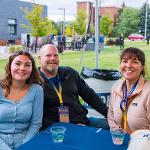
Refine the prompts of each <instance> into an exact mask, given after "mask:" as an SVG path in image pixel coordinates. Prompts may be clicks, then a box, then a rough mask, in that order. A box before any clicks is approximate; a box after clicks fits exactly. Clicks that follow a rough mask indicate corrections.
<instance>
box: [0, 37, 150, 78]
mask: <svg viewBox="0 0 150 150" xmlns="http://www.w3.org/2000/svg"><path fill="white" fill-rule="evenodd" d="M131 46H132V47H137V48H140V49H142V50H143V51H144V53H145V55H146V60H147V67H148V70H150V45H146V41H128V40H126V41H125V48H127V47H131ZM119 55H120V49H119V46H107V47H105V49H104V50H103V51H102V52H100V55H99V68H100V69H117V70H119ZM35 59H36V63H37V66H39V63H38V61H37V57H36V56H35ZM60 62H61V65H63V66H71V67H73V68H74V69H76V70H77V71H79V72H80V71H81V69H82V67H83V66H85V67H89V68H95V66H96V54H95V52H94V51H64V53H62V54H60ZM6 63H7V59H1V60H0V76H2V74H3V73H4V68H5V64H6Z"/></svg>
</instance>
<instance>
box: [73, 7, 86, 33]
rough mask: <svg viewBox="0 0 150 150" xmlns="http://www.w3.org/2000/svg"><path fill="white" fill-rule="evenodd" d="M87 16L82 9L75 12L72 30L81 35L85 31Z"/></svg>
mask: <svg viewBox="0 0 150 150" xmlns="http://www.w3.org/2000/svg"><path fill="white" fill-rule="evenodd" d="M86 22H87V16H86V14H85V11H84V10H80V11H79V12H78V14H77V19H76V20H75V21H74V22H73V26H74V31H75V32H76V33H78V34H79V35H83V34H85V32H86Z"/></svg>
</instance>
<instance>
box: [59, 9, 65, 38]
mask: <svg viewBox="0 0 150 150" xmlns="http://www.w3.org/2000/svg"><path fill="white" fill-rule="evenodd" d="M59 10H63V32H62V34H63V35H65V15H66V14H65V8H59Z"/></svg>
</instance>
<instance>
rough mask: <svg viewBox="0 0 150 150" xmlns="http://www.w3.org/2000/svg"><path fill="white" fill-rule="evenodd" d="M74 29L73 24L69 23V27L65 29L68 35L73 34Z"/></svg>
mask: <svg viewBox="0 0 150 150" xmlns="http://www.w3.org/2000/svg"><path fill="white" fill-rule="evenodd" d="M72 30H73V28H72V24H68V25H67V27H66V31H65V33H66V35H67V36H72V34H73V31H72Z"/></svg>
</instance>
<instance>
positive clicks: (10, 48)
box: [9, 45, 25, 53]
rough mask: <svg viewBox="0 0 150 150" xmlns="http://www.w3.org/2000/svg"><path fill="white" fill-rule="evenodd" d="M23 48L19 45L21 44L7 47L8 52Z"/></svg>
mask: <svg viewBox="0 0 150 150" xmlns="http://www.w3.org/2000/svg"><path fill="white" fill-rule="evenodd" d="M24 49H25V47H24V46H21V45H17V46H15V45H13V46H10V47H9V52H10V53H14V52H17V51H20V50H24Z"/></svg>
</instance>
